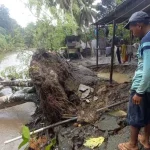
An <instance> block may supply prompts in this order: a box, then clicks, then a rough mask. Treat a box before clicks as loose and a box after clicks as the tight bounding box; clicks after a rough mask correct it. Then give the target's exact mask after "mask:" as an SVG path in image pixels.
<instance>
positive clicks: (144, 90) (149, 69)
mask: <svg viewBox="0 0 150 150" xmlns="http://www.w3.org/2000/svg"><path fill="white" fill-rule="evenodd" d="M149 22H150V17H149V16H148V14H147V13H145V12H143V11H139V12H136V13H134V14H133V15H132V16H131V17H130V19H129V22H128V24H127V25H126V26H125V28H126V29H129V30H130V31H132V33H133V35H134V37H138V38H140V40H141V43H140V46H139V48H138V51H137V57H138V67H137V70H136V71H135V75H134V77H133V81H132V86H131V95H130V100H129V105H128V114H127V122H128V124H129V125H130V130H131V131H130V133H131V135H130V140H129V142H127V143H121V144H119V145H118V148H119V150H138V145H137V144H138V142H140V143H141V144H142V145H143V147H144V149H145V150H150V143H149V137H150V23H149ZM142 127H144V132H143V134H139V131H140V129H141V128H142Z"/></svg>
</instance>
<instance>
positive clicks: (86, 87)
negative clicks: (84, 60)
mask: <svg viewBox="0 0 150 150" xmlns="http://www.w3.org/2000/svg"><path fill="white" fill-rule="evenodd" d="M88 89H91V88H90V87H89V86H86V85H83V84H80V85H79V91H81V92H85V91H86V90H88Z"/></svg>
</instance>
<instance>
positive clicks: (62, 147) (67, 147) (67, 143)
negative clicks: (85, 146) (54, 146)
mask: <svg viewBox="0 0 150 150" xmlns="http://www.w3.org/2000/svg"><path fill="white" fill-rule="evenodd" d="M58 143H59V145H58V147H59V150H72V149H73V143H72V141H71V140H70V139H68V138H67V137H66V136H62V135H61V134H59V135H58Z"/></svg>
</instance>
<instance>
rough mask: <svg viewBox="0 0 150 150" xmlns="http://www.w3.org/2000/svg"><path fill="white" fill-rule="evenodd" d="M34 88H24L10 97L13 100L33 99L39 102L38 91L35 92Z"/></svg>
mask: <svg viewBox="0 0 150 150" xmlns="http://www.w3.org/2000/svg"><path fill="white" fill-rule="evenodd" d="M34 92H35V91H34V89H33V88H24V89H22V90H20V91H17V92H15V93H14V94H13V95H12V96H11V97H10V99H11V100H15V101H16V100H17V101H26V102H27V101H32V102H37V101H38V96H37V94H36V93H34Z"/></svg>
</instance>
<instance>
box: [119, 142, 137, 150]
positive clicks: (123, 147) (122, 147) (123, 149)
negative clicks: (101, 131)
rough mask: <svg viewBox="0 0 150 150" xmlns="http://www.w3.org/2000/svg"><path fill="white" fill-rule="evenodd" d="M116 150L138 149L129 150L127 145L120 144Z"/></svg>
mask: <svg viewBox="0 0 150 150" xmlns="http://www.w3.org/2000/svg"><path fill="white" fill-rule="evenodd" d="M118 149H119V150H139V149H138V147H137V148H132V149H131V148H130V147H128V143H121V144H119V145H118Z"/></svg>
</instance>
